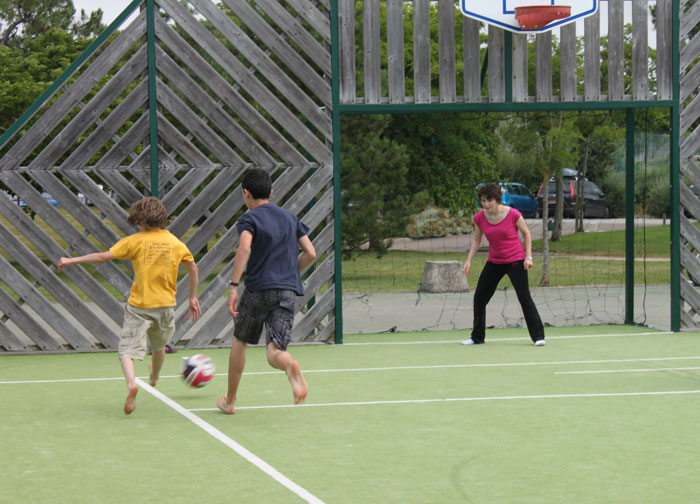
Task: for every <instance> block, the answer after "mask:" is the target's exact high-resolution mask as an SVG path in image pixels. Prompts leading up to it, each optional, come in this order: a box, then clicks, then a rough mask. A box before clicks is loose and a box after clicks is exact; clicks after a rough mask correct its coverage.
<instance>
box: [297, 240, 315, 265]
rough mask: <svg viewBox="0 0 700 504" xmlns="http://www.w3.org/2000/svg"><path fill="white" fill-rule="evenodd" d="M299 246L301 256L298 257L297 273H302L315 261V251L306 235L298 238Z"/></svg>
mask: <svg viewBox="0 0 700 504" xmlns="http://www.w3.org/2000/svg"><path fill="white" fill-rule="evenodd" d="M299 246H300V247H301V255H300V256H299V262H298V264H299V271H304V270H305V269H306V268H308V267H309V266H310V265H311V263H312V262H314V260H315V259H316V249H315V248H314V244H313V243H311V240H310V239H309V236H308V235H304V236H302V237H301V238H299Z"/></svg>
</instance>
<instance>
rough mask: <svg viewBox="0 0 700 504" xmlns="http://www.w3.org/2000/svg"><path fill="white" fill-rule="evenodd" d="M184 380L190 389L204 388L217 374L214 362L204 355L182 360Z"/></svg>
mask: <svg viewBox="0 0 700 504" xmlns="http://www.w3.org/2000/svg"><path fill="white" fill-rule="evenodd" d="M180 372H181V374H182V379H183V380H185V383H186V384H187V385H189V386H190V387H195V388H199V387H204V386H205V385H206V384H208V383H209V382H210V381H211V380H212V378H214V374H215V373H216V366H215V365H214V361H213V360H211V359H210V358H209V357H207V356H206V355H203V354H196V355H192V356H191V357H184V358H183V359H182V369H181V371H180Z"/></svg>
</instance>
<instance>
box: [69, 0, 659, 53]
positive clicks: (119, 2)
mask: <svg viewBox="0 0 700 504" xmlns="http://www.w3.org/2000/svg"><path fill="white" fill-rule="evenodd" d="M130 3H131V0H73V5H74V6H75V10H76V12H78V13H80V9H84V10H85V12H86V13H89V12H91V11H94V10H96V9H102V12H103V14H102V22H103V23H104V24H105V25H109V24H110V23H111V22H112V21H114V20H115V19H116V18H117V16H119V14H121V12H122V11H123V10H124V9H126V8H127V6H128V5H129V4H130ZM539 3H540V4H541V3H544V2H541V1H540V2H539ZM649 3H650V4H655V3H656V0H649ZM649 18H650V24H651V16H649ZM631 20H632V2H631V0H625V23H628V22H631ZM600 23H601V33H603V34H604V33H607V31H608V2H607V1H605V0H602V1H600ZM576 32H577V35H579V36H583V21H579V22H578V23H577V28H576ZM649 45H650V46H652V47H656V33H655V32H654V29H653V27H652V26H650V29H649Z"/></svg>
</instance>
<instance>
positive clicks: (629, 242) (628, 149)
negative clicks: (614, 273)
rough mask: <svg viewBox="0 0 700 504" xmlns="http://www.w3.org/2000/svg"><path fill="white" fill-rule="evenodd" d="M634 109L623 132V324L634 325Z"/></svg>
mask: <svg viewBox="0 0 700 504" xmlns="http://www.w3.org/2000/svg"><path fill="white" fill-rule="evenodd" d="M634 133H635V127H634V109H629V110H627V128H626V130H625V134H626V142H625V324H633V323H634Z"/></svg>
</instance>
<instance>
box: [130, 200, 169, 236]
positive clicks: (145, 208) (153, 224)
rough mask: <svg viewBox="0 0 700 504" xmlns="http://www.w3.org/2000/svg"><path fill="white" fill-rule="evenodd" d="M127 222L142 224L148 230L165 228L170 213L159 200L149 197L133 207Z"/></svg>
mask: <svg viewBox="0 0 700 504" xmlns="http://www.w3.org/2000/svg"><path fill="white" fill-rule="evenodd" d="M127 222H128V223H129V224H132V225H138V224H142V225H144V226H146V227H148V228H161V229H162V228H165V224H166V223H167V222H168V212H167V211H166V210H165V205H163V203H161V202H160V200H159V199H158V198H154V197H153V196H148V197H147V198H143V199H140V200H138V201H137V202H136V203H134V204H133V205H131V208H130V209H129V216H128V218H127Z"/></svg>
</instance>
